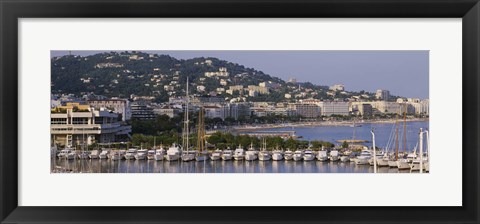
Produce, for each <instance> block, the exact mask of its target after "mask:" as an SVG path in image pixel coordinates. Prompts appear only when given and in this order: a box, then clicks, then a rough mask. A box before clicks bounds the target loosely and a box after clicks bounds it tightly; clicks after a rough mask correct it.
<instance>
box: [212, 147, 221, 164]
mask: <svg viewBox="0 0 480 224" xmlns="http://www.w3.org/2000/svg"><path fill="white" fill-rule="evenodd" d="M210 159H211V160H212V161H215V160H220V159H222V150H220V149H217V150H215V151H213V152H212V154H210Z"/></svg>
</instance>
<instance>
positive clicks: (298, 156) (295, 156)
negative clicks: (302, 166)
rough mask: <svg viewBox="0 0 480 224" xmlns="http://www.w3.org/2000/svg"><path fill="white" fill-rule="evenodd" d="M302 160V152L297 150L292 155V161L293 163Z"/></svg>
mask: <svg viewBox="0 0 480 224" xmlns="http://www.w3.org/2000/svg"><path fill="white" fill-rule="evenodd" d="M302 159H303V151H302V150H297V151H295V153H293V160H294V161H300V160H302Z"/></svg>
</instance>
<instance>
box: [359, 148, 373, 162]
mask: <svg viewBox="0 0 480 224" xmlns="http://www.w3.org/2000/svg"><path fill="white" fill-rule="evenodd" d="M371 158H372V153H371V152H370V151H369V150H365V149H364V150H362V152H361V153H360V155H359V156H357V159H356V160H355V164H357V165H367V164H369V163H368V161H369V160H370V159H371Z"/></svg>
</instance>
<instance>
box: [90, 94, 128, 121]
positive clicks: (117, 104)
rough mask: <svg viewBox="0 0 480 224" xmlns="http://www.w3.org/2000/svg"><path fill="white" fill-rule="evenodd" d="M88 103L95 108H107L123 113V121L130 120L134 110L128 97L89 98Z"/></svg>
mask: <svg viewBox="0 0 480 224" xmlns="http://www.w3.org/2000/svg"><path fill="white" fill-rule="evenodd" d="M87 102H88V104H89V105H90V106H92V107H94V108H95V109H97V110H99V109H100V108H107V109H110V110H112V111H113V112H115V113H118V114H121V115H122V121H127V120H130V118H131V117H132V111H131V108H130V101H128V100H126V99H107V100H88V101H87Z"/></svg>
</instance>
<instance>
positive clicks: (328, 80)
mask: <svg viewBox="0 0 480 224" xmlns="http://www.w3.org/2000/svg"><path fill="white" fill-rule="evenodd" d="M118 51H124V50H118ZM140 51H142V52H148V53H157V54H167V55H170V56H172V57H175V58H177V59H191V58H195V57H216V58H219V59H221V60H226V61H229V62H233V63H238V64H241V65H244V66H245V67H249V68H254V69H256V70H259V71H263V72H264V73H266V74H269V75H271V76H276V77H279V78H282V79H283V80H286V81H287V80H288V79H289V78H296V79H297V81H298V82H311V83H314V84H319V85H326V86H331V85H334V84H343V85H345V89H346V90H347V91H360V90H365V91H368V92H375V91H376V90H377V89H386V90H389V91H390V94H391V95H397V96H403V97H411V98H421V99H427V98H428V93H429V85H428V84H429V77H428V76H429V51H292V50H288V51H284V50H282V51H251V50H248V51H244V50H242V51H237V50H228V51H203V50H199V51H197V50H195V51H153V50H152V51H145V50H140ZM101 52H110V50H103V51H72V54H74V55H81V56H88V55H92V54H96V53H101ZM68 53H69V52H68V51H52V52H51V56H52V57H55V56H62V55H65V54H68Z"/></svg>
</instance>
